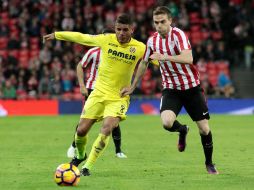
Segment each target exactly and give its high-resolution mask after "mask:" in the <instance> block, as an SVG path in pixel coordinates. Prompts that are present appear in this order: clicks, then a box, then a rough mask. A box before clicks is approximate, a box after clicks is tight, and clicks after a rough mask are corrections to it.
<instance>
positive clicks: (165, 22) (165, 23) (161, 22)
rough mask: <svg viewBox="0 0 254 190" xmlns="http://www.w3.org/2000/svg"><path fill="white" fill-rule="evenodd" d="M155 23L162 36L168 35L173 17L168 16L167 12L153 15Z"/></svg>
mask: <svg viewBox="0 0 254 190" xmlns="http://www.w3.org/2000/svg"><path fill="white" fill-rule="evenodd" d="M153 23H154V26H155V29H156V31H157V32H159V34H160V35H161V36H166V35H167V33H168V32H169V26H170V25H171V23H172V19H171V18H168V15H167V14H160V15H154V16H153Z"/></svg>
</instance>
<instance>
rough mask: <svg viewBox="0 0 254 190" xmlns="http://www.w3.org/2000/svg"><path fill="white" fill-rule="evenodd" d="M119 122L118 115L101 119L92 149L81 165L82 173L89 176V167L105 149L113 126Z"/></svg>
mask: <svg viewBox="0 0 254 190" xmlns="http://www.w3.org/2000/svg"><path fill="white" fill-rule="evenodd" d="M119 122H120V118H118V117H106V118H105V119H104V120H103V124H102V128H101V131H100V134H99V135H98V137H97V139H96V140H95V141H94V143H93V146H92V150H91V152H90V154H89V157H88V159H87V162H86V163H85V165H84V166H83V167H82V171H81V173H82V175H84V176H89V175H90V172H89V170H91V168H92V167H93V165H94V164H95V162H96V160H97V159H98V158H99V157H100V156H101V155H102V153H103V151H104V150H105V149H106V147H107V145H108V143H109V139H110V134H111V131H112V130H113V128H115V127H117V126H118V124H119Z"/></svg>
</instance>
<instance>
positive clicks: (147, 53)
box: [143, 38, 153, 61]
mask: <svg viewBox="0 0 254 190" xmlns="http://www.w3.org/2000/svg"><path fill="white" fill-rule="evenodd" d="M152 53H153V51H152V48H151V38H149V39H148V40H147V43H146V49H145V53H144V56H143V60H144V61H149V57H150V55H152Z"/></svg>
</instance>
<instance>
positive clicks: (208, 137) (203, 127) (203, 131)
mask: <svg viewBox="0 0 254 190" xmlns="http://www.w3.org/2000/svg"><path fill="white" fill-rule="evenodd" d="M196 123H197V126H198V128H199V132H200V137H201V143H202V146H203V150H204V154H205V160H206V161H205V165H206V169H207V172H208V173H209V174H219V172H218V170H217V169H216V168H215V165H214V164H213V160H212V155H213V137H212V132H211V130H210V128H209V124H208V120H207V119H204V120H201V121H197V122H196Z"/></svg>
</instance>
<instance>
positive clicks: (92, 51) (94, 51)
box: [87, 47, 101, 53]
mask: <svg viewBox="0 0 254 190" xmlns="http://www.w3.org/2000/svg"><path fill="white" fill-rule="evenodd" d="M100 50H101V49H100V47H93V48H90V49H89V50H88V51H87V53H96V52H99V51H100Z"/></svg>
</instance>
